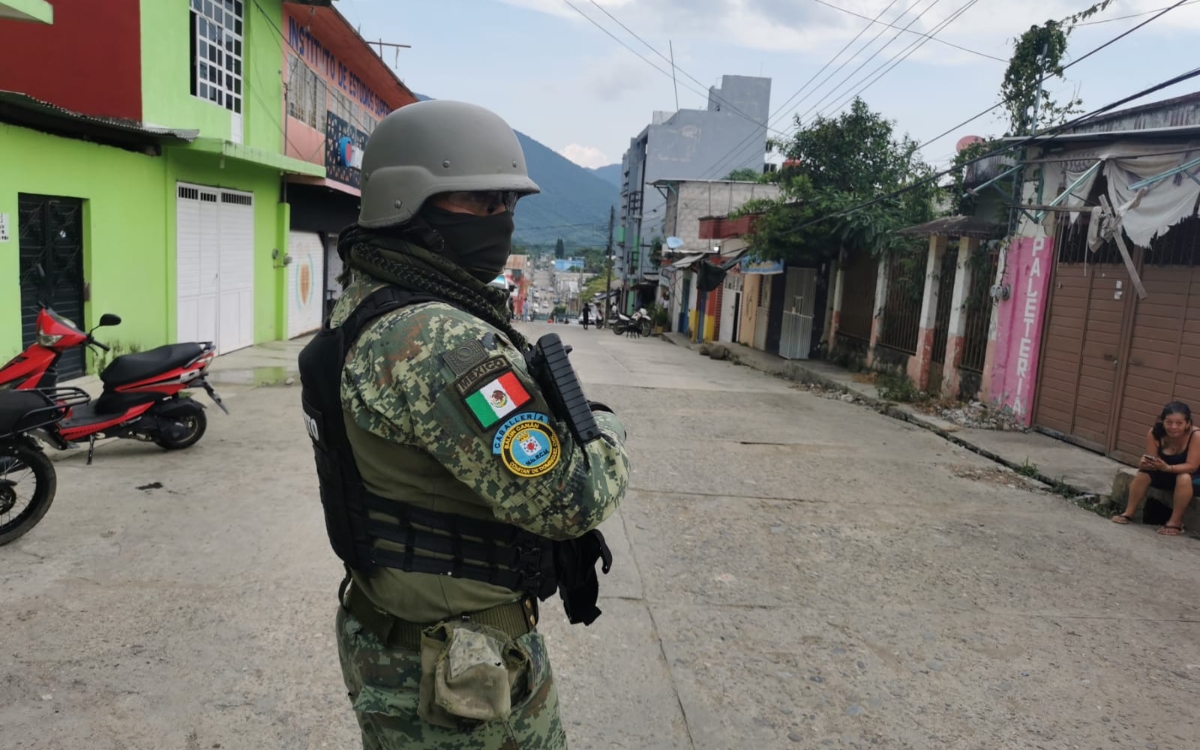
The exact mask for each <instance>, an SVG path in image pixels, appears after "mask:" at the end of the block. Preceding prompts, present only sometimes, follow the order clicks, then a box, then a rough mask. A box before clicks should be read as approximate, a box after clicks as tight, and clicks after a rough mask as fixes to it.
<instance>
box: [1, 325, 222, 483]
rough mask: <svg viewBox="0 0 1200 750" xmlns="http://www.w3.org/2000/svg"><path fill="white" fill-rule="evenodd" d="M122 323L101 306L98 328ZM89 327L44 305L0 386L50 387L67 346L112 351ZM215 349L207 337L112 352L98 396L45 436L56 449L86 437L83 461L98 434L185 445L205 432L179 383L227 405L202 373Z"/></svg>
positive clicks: (195, 404)
mask: <svg viewBox="0 0 1200 750" xmlns="http://www.w3.org/2000/svg"><path fill="white" fill-rule="evenodd" d="M120 323H121V318H120V317H118V316H116V315H111V314H108V313H106V314H104V315H102V316H101V317H100V325H98V326H96V328H100V327H102V326H115V325H119V324H120ZM94 331H95V329H92V331H89V332H87V333H84V332H83V331H81V330H79V329H78V328H77V327H75V325H74V324H73V323H71V321H69V320H67V319H66V318H64V317H62V316H60V315H59V314H58V313H56V312H54V311H53V310H51V309H50V308H48V307H43V308H42V309H41V310H40V311H39V312H38V317H37V338H36V339H35V341H34V343H33V344H31V345H30V346H29V348H28V349H26V350H25V351H24V352H22V353H21V354H18V355H17V356H16V357H15V358H13V359H12V360H11V361H10V362H9V363H8V364H6V365H5V366H4V367H3V368H0V391H4V390H30V389H35V388H43V389H44V388H53V387H54V386H55V385H57V382H56V381H57V377H58V374H57V364H58V360H59V359H60V358H61V357H62V355H63V352H65V351H66V350H68V349H71V348H73V347H78V346H94V347H97V348H99V349H103V350H104V351H110V349H109V347H108V346H106V345H105V344H103V343H101V342H99V341H96V339H95V338H94V337H93V335H92V334H93V332H94ZM214 357H216V348H215V347H214V346H213V345H212V344H211V343H186V344H169V345H167V346H160V347H158V348H157V349H151V350H150V351H148V352H140V353H137V354H126V355H123V356H120V357H117V358H115V359H114V360H113V361H112V362H111V363H109V365H108V366H107V367H105V368H104V371H103V372H102V373H100V381H101V382H102V383H104V392H103V393H101V395H100V398H98V399H96V401H95V402H94V403H85V404H81V405H76V406H74V407H72V408H71V410H70V412H69V413H68V414H67V415H66V417H65V418H64V419H62V420H61V421H60V422H58V423H57V424H56V425H55V426H54V427H53V429H49V430H45V431H44V432H45V433H46V437H47V439H48V440H49V441H50V442H51V443H52V444H53V445H54V446H55V447H56V448H58V449H60V450H66V449H67V448H69V447H70V445H71V444H72V443H78V442H81V441H84V440H87V441H88V443H89V447H88V463H89V464H90V463H91V462H92V453H93V451H94V449H95V443H96V440H97V439H101V438H132V439H134V440H145V441H149V442H153V443H155V444H157V445H158V446H160V447H162V448H164V449H166V450H181V449H183V448H189V447H191V446H193V445H195V444H196V443H197V442H198V441H199V440H200V438H201V437H203V435H204V432H205V430H206V429H207V428H208V420H207V418H206V417H205V414H204V407H203V406H201V405H200V404H199V403H198V402H197V401H195V400H193V399H192V398H190V397H188V396H185V395H181V392H182V391H183V390H184V389H185V388H188V387H199V388H203V389H204V390H205V392H207V393H208V396H209V398H211V399H212V400H213V403H215V404H216V405H217V406H218V407H220V408H221V410H222V411H224V412H225V413H226V414H228V413H229V410H228V409H226V408H225V405H224V404H223V403H222V402H221V397H220V396H218V395H217V392H216V391H215V390H214V389H213V387H212V386H211V385H209V383H208V381H207V380H206V378H205V375H206V373H207V372H208V367H209V365H210V364H212V361H213V358H214Z"/></svg>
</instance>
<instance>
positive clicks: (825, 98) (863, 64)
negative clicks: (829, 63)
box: [796, 0, 942, 121]
mask: <svg viewBox="0 0 1200 750" xmlns="http://www.w3.org/2000/svg"><path fill="white" fill-rule="evenodd" d="M941 1H942V0H933V2H932V3H930V4H929V5H928V6H927V7H926V8H925V10H923V11H921V13H920V15H918V16H917V17H916V18H914V19H913V20H911V21H909V22H908V26H905V27H904V28H903V29H901V30H900V31H897V32H896V33H895V34H894V35H892V38H891V39H889V40H888V41H887V43H886V44H884V45H883V46H882V47H880V48H879V49H877V50H875V52H873V53H872V54H871V56H870V57H868V58H867V59H866V60H863V61H862V62H861V63H859V66H858V67H857V68H855V69H854V70H853V71H851V72H850V75H848V76H846V77H845V78H843V79H842V80H841V81H840V82H839V83H838V84H837V85H835V86H834V87H833V88H832V89H830V90H829V91H828V92H826V94H825V96H823V97H821V99H820V100H819V101H818V102H817V103H816V104H814V105H812V106H811V107H809V108H808V109H807V110H806V111H805V112H804V114H802V115H799V116H798V117H797V118H796V119H797V120H798V121H803V120H804V118H805V117H808V115H809V114H811V113H812V111H813V110H815V109H816V108H817V107H819V106H821V103H822V102H825V101H828V99H829V97H831V96H833V94H834V92H836V91H837V90H838V89H840V88H841V87H842V86H844V85H845V84H846V81H849V80H850V79H851V78H853V77H854V76H855V75H857V74H858V71H860V70H862V69H863V68H864V67H866V65H867V63H869V62H871V61H872V60H874V59H875V58H876V57H878V56H879V54H880V53H881V52H883V51H884V50H885V49H887V48H888V47H890V46H892V42H894V41H896V40H897V39H899V38H900V33H901V32H902V31H906V30H908V28H909V26H912V25H913V24H914V23H916V22H917V21H920V20H921V18H922V17H924V15H925V14H926V13H928V12H929V11H931V10H933V9H934V7H935V6H936V5H937V4H938V3H940V2H941ZM880 33H881V34H882V31H881V32H880ZM831 77H832V76H831ZM799 107H800V105H799V103H797V104H796V108H797V109H799Z"/></svg>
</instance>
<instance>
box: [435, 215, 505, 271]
mask: <svg viewBox="0 0 1200 750" xmlns="http://www.w3.org/2000/svg"><path fill="white" fill-rule="evenodd" d="M421 217H422V218H423V219H425V221H426V223H428V224H429V226H430V227H431V228H433V230H434V231H436V232H437V233H438V234H440V235H441V236H442V239H443V240H445V241H446V247H445V249H444V250H443V253H442V254H443V255H445V256H446V258H447V259H449V260H451V261H453V262H455V263H457V264H458V265H460V266H462V267H463V268H465V269H466V270H467V272H468V273H470V274H471V275H472V276H474V277H475V278H477V279H479V280H480V281H482V282H483V283H485V284H486V283H488V282H489V281H491V280H492V279H494V278H496V277H497V276H499V275H500V272H501V271H503V270H504V263H505V261H507V260H508V256H509V255H510V254H511V253H512V235H513V215H512V214H511V213H509V212H508V211H504V212H502V213H498V214H492V215H491V216H476V215H474V214H460V213H455V212H454V211H447V210H446V209H444V208H439V207H437V206H426V207H425V208H422V209H421Z"/></svg>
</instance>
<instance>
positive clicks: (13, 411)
mask: <svg viewBox="0 0 1200 750" xmlns="http://www.w3.org/2000/svg"><path fill="white" fill-rule="evenodd" d="M50 406H53V402H52V401H51V400H50V399H48V398H46V397H45V396H43V395H42V394H41V393H38V392H37V391H0V435H8V434H11V433H13V432H16V431H17V428H18V427H21V428H23V429H31V428H32V427H33V426H35V425H37V424H39V423H44V422H47V421H54V420H53V419H49V417H51V416H52V415H51V411H50V410H49V409H47V407H50ZM38 410H44V411H43V412H42V414H40V415H32V416H30V413H31V412H34V411H38ZM26 416H30V418H29V419H26ZM39 417H41V418H39Z"/></svg>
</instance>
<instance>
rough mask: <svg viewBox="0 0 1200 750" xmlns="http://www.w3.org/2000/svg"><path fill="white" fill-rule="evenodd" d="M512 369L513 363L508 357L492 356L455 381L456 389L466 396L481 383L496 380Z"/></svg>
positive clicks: (459, 393)
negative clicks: (510, 362) (511, 363)
mask: <svg viewBox="0 0 1200 750" xmlns="http://www.w3.org/2000/svg"><path fill="white" fill-rule="evenodd" d="M510 370H512V365H510V364H509V361H508V358H507V357H491V358H490V359H487V360H484V361H483V362H482V363H481V364H478V365H475V366H474V367H472V368H471V369H470V370H467V371H466V372H465V373H463V375H462V377H460V378H459V379H458V380H455V381H454V389H455V390H456V391H458V395H460V396H466V395H467V394H468V393H470V392H471V391H473V390H475V389H476V388H478V387H479V385H480V383H486V382H487V381H489V380H495V379H496V378H498V377H500V376H501V375H503V374H504V373H506V372H509V371H510Z"/></svg>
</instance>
